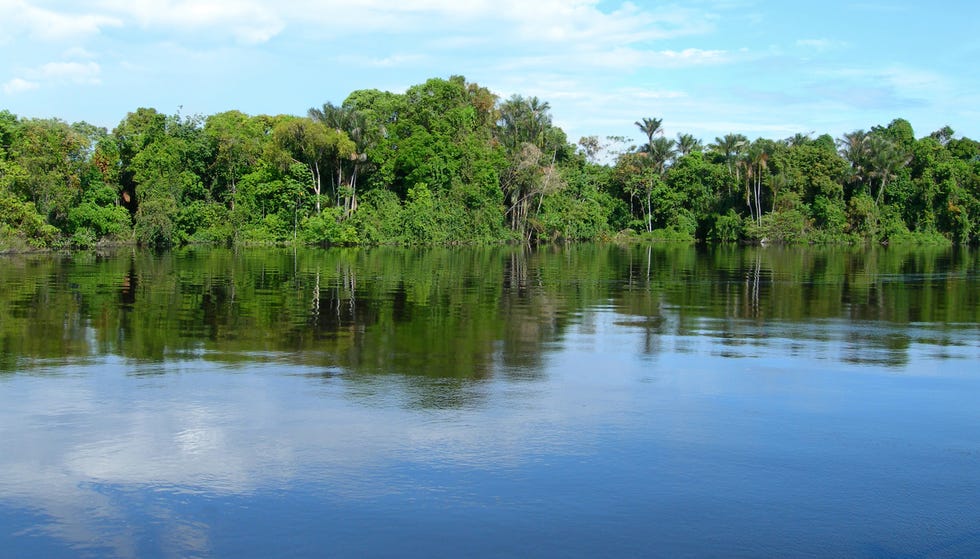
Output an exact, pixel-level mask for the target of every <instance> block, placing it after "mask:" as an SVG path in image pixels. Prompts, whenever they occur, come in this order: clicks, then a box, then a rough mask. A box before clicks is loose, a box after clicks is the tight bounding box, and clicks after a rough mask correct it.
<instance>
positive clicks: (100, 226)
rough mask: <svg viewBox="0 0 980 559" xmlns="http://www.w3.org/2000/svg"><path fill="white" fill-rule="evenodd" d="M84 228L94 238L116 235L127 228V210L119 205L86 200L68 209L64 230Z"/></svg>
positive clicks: (72, 232) (70, 231) (70, 230)
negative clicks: (107, 204) (102, 204)
mask: <svg viewBox="0 0 980 559" xmlns="http://www.w3.org/2000/svg"><path fill="white" fill-rule="evenodd" d="M79 229H85V230H87V231H88V232H90V233H91V234H93V235H95V236H96V238H102V237H116V236H120V235H121V234H123V233H124V232H125V231H127V230H128V229H129V212H128V211H126V209H125V208H123V207H121V206H115V205H110V206H101V205H99V204H97V203H96V202H94V201H91V200H86V201H85V202H82V203H81V204H79V205H78V206H76V207H74V208H72V209H71V210H69V211H68V222H67V227H66V231H67V232H68V233H71V234H73V235H74V233H75V232H77V231H78V230H79Z"/></svg>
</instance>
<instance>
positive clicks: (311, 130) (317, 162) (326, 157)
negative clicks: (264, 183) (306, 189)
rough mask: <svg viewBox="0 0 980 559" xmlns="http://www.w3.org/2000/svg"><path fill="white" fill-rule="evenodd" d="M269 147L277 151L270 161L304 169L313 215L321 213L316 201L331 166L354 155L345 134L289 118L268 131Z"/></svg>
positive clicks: (299, 119) (319, 203) (317, 124)
mask: <svg viewBox="0 0 980 559" xmlns="http://www.w3.org/2000/svg"><path fill="white" fill-rule="evenodd" d="M272 145H273V146H275V148H277V150H276V151H277V154H278V155H277V154H276V153H274V154H273V157H275V158H276V159H278V160H279V161H280V162H282V163H281V164H284V165H283V166H288V164H289V163H290V162H295V163H301V164H303V165H304V166H306V168H307V170H308V171H309V173H310V181H311V186H312V188H313V194H314V196H315V199H316V212H317V214H319V213H321V212H322V206H321V200H320V198H321V196H322V193H323V176H324V174H325V173H328V172H330V165H331V163H332V162H335V161H336V160H337V159H338V158H343V157H350V156H351V155H352V154H353V153H355V151H356V146H355V145H354V142H352V141H351V139H350V138H348V137H347V135H346V134H345V133H343V132H340V131H337V130H335V129H333V128H329V127H328V126H326V125H325V124H323V123H322V122H316V121H313V120H311V119H309V118H290V119H285V120H283V121H282V122H280V123H279V124H277V125H276V127H275V128H273V130H272Z"/></svg>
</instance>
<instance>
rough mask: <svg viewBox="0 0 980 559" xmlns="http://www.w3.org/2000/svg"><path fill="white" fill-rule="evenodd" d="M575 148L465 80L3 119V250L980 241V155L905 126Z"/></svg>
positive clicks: (949, 135) (650, 135)
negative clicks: (396, 89)
mask: <svg viewBox="0 0 980 559" xmlns="http://www.w3.org/2000/svg"><path fill="white" fill-rule="evenodd" d="M662 124H663V123H662V120H661V119H659V118H652V117H648V118H642V119H641V120H639V121H637V122H636V125H637V128H638V131H639V132H640V133H642V135H643V139H644V140H645V142H644V143H643V144H642V145H640V146H630V147H626V143H627V142H626V141H624V139H622V138H606V139H600V138H598V137H595V136H591V137H585V138H581V139H580V140H579V141H578V142H577V143H572V142H570V141H569V139H568V138H567V137H566V135H565V133H564V132H563V131H562V130H561V128H559V127H557V126H555V125H554V124H553V122H552V117H551V110H550V106H549V104H548V103H547V102H546V101H543V100H540V99H538V98H536V97H524V96H520V95H515V96H512V97H510V98H507V99H500V98H498V97H497V96H496V95H495V94H493V93H492V92H491V91H490V90H488V89H487V88H485V87H482V86H480V85H478V84H475V83H470V82H467V81H466V80H465V79H464V78H463V77H460V76H453V77H451V78H449V79H430V80H428V81H426V82H425V83H424V84H419V85H416V86H413V87H411V88H409V89H408V90H407V91H405V92H404V93H401V94H397V93H391V92H384V91H378V90H360V91H355V92H353V93H351V94H350V95H349V96H348V97H347V99H345V100H344V101H343V103H341V104H340V105H334V104H333V103H329V102H328V103H325V104H324V105H322V106H320V107H314V108H311V109H310V110H309V112H308V114H306V115H304V116H292V115H277V116H269V115H258V116H251V115H247V114H244V113H241V112H239V111H228V112H223V113H219V114H215V115H210V116H207V117H203V116H185V115H180V114H176V115H166V114H162V113H160V112H158V111H157V110H155V109H152V108H139V109H137V110H136V111H134V112H131V113H129V114H127V115H126V117H125V118H124V119H123V120H122V121H121V122H120V123H119V125H118V126H116V127H115V128H114V129H113V130H112V131H111V132H109V131H107V130H105V129H102V128H98V127H96V126H92V125H90V124H87V123H85V122H80V123H75V124H68V123H66V122H64V121H61V120H58V119H31V118H19V117H17V116H16V115H13V114H11V113H10V112H8V111H0V251H3V250H22V249H31V248H57V247H67V246H75V247H83V248H84V247H89V246H93V245H95V244H97V243H100V242H135V243H138V244H141V245H145V246H171V245H181V244H188V243H207V244H223V245H232V244H270V245H279V244H289V243H304V244H309V245H354V244H455V243H468V244H474V243H476V244H482V243H496V242H508V241H510V242H522V243H534V242H554V241H575V240H592V239H623V240H629V239H641V240H679V241H689V242H690V241H696V240H698V241H714V242H739V241H741V242H753V243H855V242H888V243H930V244H934V243H938V244H948V243H961V244H966V243H976V241H977V240H978V238H980V144H978V142H976V141H974V140H971V139H968V138H957V137H956V135H955V133H954V131H953V130H952V129H950V128H949V127H944V128H942V129H940V130H937V131H935V132H932V133H931V134H929V135H926V136H923V137H920V138H916V137H915V135H914V133H913V130H912V126H911V125H910V124H909V123H908V122H907V121H905V120H902V119H896V120H894V121H892V122H891V123H889V124H888V125H885V126H874V127H872V128H871V129H869V130H856V131H854V132H851V133H848V134H845V135H843V136H842V137H840V138H837V139H834V138H832V137H831V136H829V135H826V134H825V135H822V136H819V137H815V138H814V137H812V136H810V135H802V134H797V135H796V136H793V137H790V138H785V139H781V140H773V139H766V138H757V139H755V140H750V139H748V138H747V137H745V136H744V135H741V134H737V133H732V134H727V135H725V136H723V137H718V138H715V139H714V141H713V142H710V143H708V144H705V143H704V142H702V141H701V140H700V139H697V138H695V137H694V136H692V135H690V134H678V136H677V137H676V138H667V137H665V135H664V133H663V128H662Z"/></svg>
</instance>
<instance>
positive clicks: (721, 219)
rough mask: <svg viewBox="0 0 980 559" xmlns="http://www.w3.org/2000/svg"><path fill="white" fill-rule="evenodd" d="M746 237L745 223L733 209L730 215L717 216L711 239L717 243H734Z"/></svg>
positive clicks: (729, 211)
mask: <svg viewBox="0 0 980 559" xmlns="http://www.w3.org/2000/svg"><path fill="white" fill-rule="evenodd" d="M744 235H745V222H744V221H743V220H742V217H741V216H739V215H738V214H737V213H736V212H735V210H734V209H733V208H729V210H728V213H726V214H724V215H716V216H715V220H714V225H713V227H712V228H711V239H712V240H714V241H717V242H723V243H734V242H737V241H739V240H741V239H742V237H743V236H744Z"/></svg>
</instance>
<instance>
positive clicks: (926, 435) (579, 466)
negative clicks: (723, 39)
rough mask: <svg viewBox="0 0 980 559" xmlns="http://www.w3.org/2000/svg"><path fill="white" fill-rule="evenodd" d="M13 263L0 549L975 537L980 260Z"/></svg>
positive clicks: (768, 257) (657, 550)
mask: <svg viewBox="0 0 980 559" xmlns="http://www.w3.org/2000/svg"><path fill="white" fill-rule="evenodd" d="M8 264H9V265H6V266H3V267H0V285H3V286H4V288H3V290H2V292H0V440H3V441H4V448H5V449H12V450H6V451H5V452H2V453H0V471H3V472H4V476H0V526H3V527H4V528H0V555H10V556H29V555H30V556H42V555H43V556H50V557H58V556H93V557H96V556H98V557H103V556H117V557H194V556H202V557H203V556H214V555H221V556H243V557H248V556H256V557H259V556H282V555H290V556H296V555H301V556H322V555H324V554H327V555H330V554H341V555H345V554H346V555H372V554H373V555H391V554H394V553H398V554H400V555H403V556H426V555H446V554H449V553H454V552H455V553H459V551H460V550H470V551H472V553H467V555H475V556H480V555H482V556H500V555H509V556H514V555H542V554H543V555H562V556H564V555H569V554H587V555H609V554H612V555H627V556H630V555H632V556H636V555H657V554H665V555H695V556H703V555H720V554H726V553H734V554H741V555H751V556H771V555H798V554H801V553H806V552H812V551H813V550H814V549H816V550H818V552H817V554H819V555H838V556H839V555H852V556H853V555H863V554H868V553H869V551H868V549H869V548H868V547H867V545H869V544H868V543H867V542H873V544H871V545H874V546H875V551H874V553H873V554H877V555H894V554H899V553H905V554H911V555H916V554H928V553H929V552H930V551H929V550H930V549H932V550H940V552H939V554H941V555H948V556H970V555H973V554H974V553H972V552H974V551H980V535H978V534H976V532H975V526H976V523H975V520H976V518H975V511H974V507H975V503H973V500H974V499H973V497H972V496H973V495H976V493H977V490H978V489H980V487H977V478H976V475H975V473H976V471H977V470H978V468H980V452H978V449H980V440H978V438H977V432H976V430H975V429H973V428H972V427H971V426H974V425H977V424H978V423H980V415H978V414H980V412H978V410H977V408H976V405H975V397H974V396H975V394H977V393H978V391H980V377H978V376H977V374H976V372H975V371H973V370H972V368H971V367H970V366H969V364H971V363H974V362H977V360H978V358H980V344H978V343H977V342H978V332H980V329H978V322H980V314H978V313H980V302H978V293H980V291H978V290H977V289H976V287H977V280H978V277H977V269H978V268H977V256H976V254H975V253H972V252H968V251H958V250H957V251H947V252H943V251H939V252H932V253H928V252H927V253H915V252H907V253H902V252H897V251H891V250H888V251H881V250H879V251H863V250H862V251H850V250H820V251H791V250H774V249H766V250H740V249H713V250H698V249H694V248H690V247H632V248H622V247H613V246H582V247H552V248H544V249H539V250H534V251H529V250H524V249H519V248H497V249H486V250H441V249H433V250H419V251H412V250H395V249H378V250H343V251H326V252H318V251H309V252H296V253H294V252H291V251H245V252H241V253H236V252H232V251H221V250H195V249H191V250H185V251H182V252H176V253H170V254H167V255H163V256H152V255H147V254H143V253H137V252H131V253H127V254H117V255H80V256H76V257H72V258H50V257H23V258H11V259H10V260H9V262H8ZM367 529H370V531H371V533H372V537H371V538H365V537H364V533H365V530H367ZM971 530H972V531H971ZM705 533H710V534H713V536H712V537H711V538H705V537H704V534H705ZM366 540H367V541H366ZM406 542H411V546H406ZM733 550H734V551H733ZM345 552H346V553H345Z"/></svg>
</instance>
